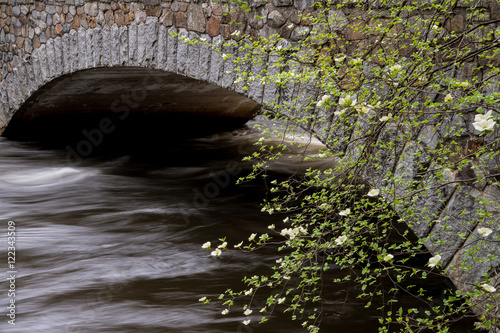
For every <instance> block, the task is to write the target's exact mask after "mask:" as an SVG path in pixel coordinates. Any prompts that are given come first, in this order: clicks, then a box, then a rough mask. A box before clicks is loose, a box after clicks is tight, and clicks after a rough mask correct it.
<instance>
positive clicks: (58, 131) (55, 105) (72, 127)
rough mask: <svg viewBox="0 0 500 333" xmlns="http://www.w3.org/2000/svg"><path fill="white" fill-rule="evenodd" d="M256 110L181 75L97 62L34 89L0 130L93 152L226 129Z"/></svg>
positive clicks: (252, 104)
mask: <svg viewBox="0 0 500 333" xmlns="http://www.w3.org/2000/svg"><path fill="white" fill-rule="evenodd" d="M259 109H260V105H259V104H257V103H256V102H254V101H252V100H250V99H248V98H246V97H244V96H242V95H239V94H237V93H235V92H232V91H229V90H227V89H224V88H221V87H218V86H216V85H214V84H211V83H207V82H201V81H198V80H195V79H191V78H188V77H184V76H182V75H178V74H174V73H170V72H165V71H161V70H155V69H150V68H140V67H103V68H94V69H87V70H83V71H79V72H76V73H73V74H68V75H64V76H61V77H59V78H56V79H54V80H52V81H51V82H50V83H48V84H46V85H44V86H43V87H41V88H40V89H38V91H37V92H36V93H34V94H33V95H32V96H31V97H30V98H29V99H28V100H27V101H26V102H25V103H24V104H23V105H22V106H21V107H20V108H19V110H18V111H17V112H16V113H15V114H14V116H13V118H12V119H11V121H10V122H9V124H8V126H7V128H6V130H5V132H4V133H3V135H4V136H6V137H9V138H14V139H27V140H37V141H42V142H47V143H50V144H54V145H59V144H60V145H65V146H66V145H74V147H75V150H77V148H78V144H79V143H81V141H82V140H84V141H87V142H89V143H90V144H91V145H92V146H93V149H94V150H96V149H97V148H99V149H100V148H102V147H104V146H106V145H107V144H111V143H117V142H119V143H120V144H121V145H124V144H125V145H139V144H141V143H143V142H144V141H157V140H172V139H175V138H186V137H199V136H205V135H208V134H211V133H215V132H219V131H222V130H229V129H233V128H236V127H239V126H241V125H243V124H244V123H245V122H247V121H248V120H249V119H251V118H252V117H253V116H254V115H255V114H256V112H257V111H258V110H259ZM80 148H81V149H82V152H81V153H83V154H86V153H87V150H88V149H84V148H82V147H80ZM86 148H89V147H86Z"/></svg>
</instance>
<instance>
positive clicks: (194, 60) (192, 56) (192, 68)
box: [186, 31, 200, 79]
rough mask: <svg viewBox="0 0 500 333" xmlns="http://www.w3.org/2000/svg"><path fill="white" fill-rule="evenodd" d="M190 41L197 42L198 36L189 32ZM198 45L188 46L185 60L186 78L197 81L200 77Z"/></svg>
mask: <svg viewBox="0 0 500 333" xmlns="http://www.w3.org/2000/svg"><path fill="white" fill-rule="evenodd" d="M189 40H190V41H199V40H200V36H198V34H197V33H195V32H191V31H190V32H189ZM199 63H200V44H199V42H198V43H195V44H189V45H188V59H187V70H186V74H187V76H189V77H191V78H193V79H198V78H199V76H200V66H199Z"/></svg>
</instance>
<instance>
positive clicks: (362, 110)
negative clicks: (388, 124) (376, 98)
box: [354, 104, 370, 114]
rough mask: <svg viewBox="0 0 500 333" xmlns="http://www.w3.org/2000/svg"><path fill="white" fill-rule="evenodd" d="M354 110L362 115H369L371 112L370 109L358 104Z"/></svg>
mask: <svg viewBox="0 0 500 333" xmlns="http://www.w3.org/2000/svg"><path fill="white" fill-rule="evenodd" d="M354 108H355V109H356V111H358V112H359V113H361V114H367V113H368V112H369V111H370V108H369V107H368V106H366V105H364V104H358V105H356V106H355V107H354Z"/></svg>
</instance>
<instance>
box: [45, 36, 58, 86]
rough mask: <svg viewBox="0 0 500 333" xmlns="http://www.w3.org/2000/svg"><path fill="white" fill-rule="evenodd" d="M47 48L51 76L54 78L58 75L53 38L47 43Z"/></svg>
mask: <svg viewBox="0 0 500 333" xmlns="http://www.w3.org/2000/svg"><path fill="white" fill-rule="evenodd" d="M45 50H46V52H47V58H48V59H49V61H47V64H48V67H49V78H50V79H53V78H55V77H56V68H55V67H56V64H55V57H56V55H55V53H54V40H53V39H52V38H51V39H49V40H48V41H47V43H45Z"/></svg>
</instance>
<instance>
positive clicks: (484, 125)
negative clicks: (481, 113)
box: [472, 119, 496, 132]
mask: <svg viewBox="0 0 500 333" xmlns="http://www.w3.org/2000/svg"><path fill="white" fill-rule="evenodd" d="M472 125H473V126H474V128H475V129H476V130H478V131H479V132H483V131H491V130H492V129H493V127H495V125H496V122H495V121H494V120H493V119H488V120H485V119H483V120H480V121H476V122H474V123H472Z"/></svg>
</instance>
